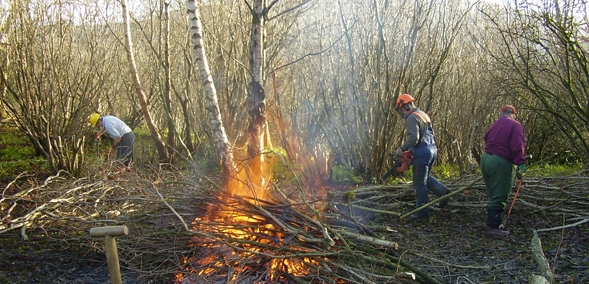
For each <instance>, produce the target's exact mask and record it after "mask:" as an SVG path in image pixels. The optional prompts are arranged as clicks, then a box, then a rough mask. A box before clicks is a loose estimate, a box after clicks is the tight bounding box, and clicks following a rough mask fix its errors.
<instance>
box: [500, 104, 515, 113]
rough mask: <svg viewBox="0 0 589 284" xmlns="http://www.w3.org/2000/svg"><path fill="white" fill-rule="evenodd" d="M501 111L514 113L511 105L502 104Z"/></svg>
mask: <svg viewBox="0 0 589 284" xmlns="http://www.w3.org/2000/svg"><path fill="white" fill-rule="evenodd" d="M501 112H511V113H513V114H516V111H515V107H514V106H512V105H504V106H503V107H502V108H501Z"/></svg>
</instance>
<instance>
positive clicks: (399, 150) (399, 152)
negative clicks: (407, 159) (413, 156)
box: [395, 148, 403, 156]
mask: <svg viewBox="0 0 589 284" xmlns="http://www.w3.org/2000/svg"><path fill="white" fill-rule="evenodd" d="M395 154H397V156H403V150H401V148H397V151H396V152H395Z"/></svg>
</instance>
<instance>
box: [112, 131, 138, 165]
mask: <svg viewBox="0 0 589 284" xmlns="http://www.w3.org/2000/svg"><path fill="white" fill-rule="evenodd" d="M133 144H135V134H133V132H129V133H127V134H125V135H123V137H121V142H120V143H119V146H118V147H117V157H116V159H117V162H121V163H123V164H124V165H125V167H129V165H131V162H133Z"/></svg>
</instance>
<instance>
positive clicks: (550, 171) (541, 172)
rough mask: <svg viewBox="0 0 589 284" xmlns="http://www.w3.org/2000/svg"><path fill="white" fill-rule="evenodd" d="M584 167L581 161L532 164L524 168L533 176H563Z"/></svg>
mask: <svg viewBox="0 0 589 284" xmlns="http://www.w3.org/2000/svg"><path fill="white" fill-rule="evenodd" d="M584 168H585V167H584V166H583V164H581V163H577V164H552V163H546V164H541V165H532V166H530V167H529V168H528V169H527V170H526V174H533V175H535V176H565V175H570V174H572V173H576V172H579V171H581V170H583V169H584Z"/></svg>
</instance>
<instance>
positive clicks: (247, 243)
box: [176, 155, 320, 284]
mask: <svg viewBox="0 0 589 284" xmlns="http://www.w3.org/2000/svg"><path fill="white" fill-rule="evenodd" d="M261 156H263V155H261ZM270 166H271V165H270V164H269V163H267V162H265V161H264V159H262V158H260V159H254V160H250V161H249V163H248V165H247V166H245V167H243V168H242V169H241V170H240V171H238V172H237V173H235V176H234V177H232V178H230V179H229V180H228V182H227V183H226V186H225V188H226V191H225V192H224V193H223V197H224V198H223V201H224V202H225V204H224V205H217V206H214V207H213V206H211V207H209V209H208V212H207V215H206V216H205V217H202V218H197V219H195V220H194V222H193V225H194V230H195V231H199V232H205V233H211V234H212V235H214V234H217V235H219V234H220V235H223V236H224V237H225V240H226V242H224V243H223V242H220V241H218V240H215V239H211V238H207V237H195V238H194V239H193V241H194V243H195V244H196V245H197V246H198V247H199V248H200V249H201V253H209V254H208V255H207V256H206V257H203V258H201V259H199V260H190V259H185V260H184V263H185V264H186V266H185V270H186V271H185V272H184V273H178V274H176V282H177V283H183V284H184V283H193V282H191V280H190V279H188V278H190V276H191V275H198V276H202V277H204V276H214V275H217V276H225V277H226V278H225V279H230V280H229V282H232V281H235V280H236V279H237V277H239V275H240V274H242V273H246V272H248V271H260V270H265V273H266V280H267V281H270V282H272V283H275V282H280V281H284V280H286V279H283V278H284V275H285V274H288V275H293V276H304V275H310V274H313V273H315V274H318V273H319V267H320V265H319V262H317V261H316V260H314V259H312V258H310V257H303V258H296V257H289V256H288V255H287V254H286V253H285V254H284V255H279V253H280V251H281V250H279V249H278V248H280V249H288V250H290V251H300V252H301V253H304V252H309V251H305V250H304V249H303V248H300V247H295V246H292V245H289V244H288V236H287V234H286V232H282V231H280V230H278V229H277V228H275V227H274V226H273V225H272V224H270V222H268V220H266V218H265V217H263V216H255V215H251V214H248V213H247V212H245V210H241V208H242V207H241V206H243V205H240V204H239V202H236V201H235V200H237V199H236V198H235V197H241V198H247V200H253V203H254V204H255V205H260V201H263V200H266V201H268V200H271V194H270V192H269V191H268V190H267V182H268V181H269V180H270V177H271V175H270V171H269V167H270ZM252 169H255V171H254V170H252ZM260 173H263V174H261V175H258V174H260ZM232 200H233V201H232ZM291 238H292V237H291ZM238 240H241V241H243V242H241V241H238ZM264 246H267V247H266V248H263V247H264ZM276 251H279V252H278V253H277V252H276ZM227 267H231V269H229V270H231V273H232V274H231V275H228V273H229V272H221V271H222V270H223V269H224V270H225V271H226V270H227ZM223 273H225V274H226V275H219V274H223ZM207 278H208V277H207ZM258 283H261V282H258Z"/></svg>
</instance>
